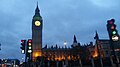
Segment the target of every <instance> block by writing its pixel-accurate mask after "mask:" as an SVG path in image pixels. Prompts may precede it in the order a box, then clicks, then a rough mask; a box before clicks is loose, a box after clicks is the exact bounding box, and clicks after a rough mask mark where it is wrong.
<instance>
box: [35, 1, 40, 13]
mask: <svg viewBox="0 0 120 67" xmlns="http://www.w3.org/2000/svg"><path fill="white" fill-rule="evenodd" d="M39 12H40V10H39V7H38V1H37V7H36V9H35V14H38V15H39V14H40V13H39Z"/></svg>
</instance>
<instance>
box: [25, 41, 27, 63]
mask: <svg viewBox="0 0 120 67" xmlns="http://www.w3.org/2000/svg"><path fill="white" fill-rule="evenodd" d="M25 62H27V42H25Z"/></svg>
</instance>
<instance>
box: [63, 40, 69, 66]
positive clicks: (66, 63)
mask: <svg viewBox="0 0 120 67" xmlns="http://www.w3.org/2000/svg"><path fill="white" fill-rule="evenodd" d="M66 45H67V42H66V41H64V46H65V48H67V47H66ZM65 65H66V67H68V59H67V50H66V49H65Z"/></svg>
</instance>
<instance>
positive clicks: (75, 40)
mask: <svg viewBox="0 0 120 67" xmlns="http://www.w3.org/2000/svg"><path fill="white" fill-rule="evenodd" d="M72 46H73V47H76V46H78V43H77V39H76V36H75V35H74V38H73V44H72Z"/></svg>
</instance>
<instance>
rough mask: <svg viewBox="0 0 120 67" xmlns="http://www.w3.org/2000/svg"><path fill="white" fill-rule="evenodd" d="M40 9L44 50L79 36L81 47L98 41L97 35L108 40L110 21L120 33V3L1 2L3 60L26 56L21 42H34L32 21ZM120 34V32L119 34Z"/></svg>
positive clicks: (103, 0)
mask: <svg viewBox="0 0 120 67" xmlns="http://www.w3.org/2000/svg"><path fill="white" fill-rule="evenodd" d="M37 1H38V5H39V8H40V14H41V16H42V18H43V46H44V45H45V44H48V46H51V45H55V44H58V45H60V46H63V42H64V41H67V46H70V45H71V44H72V42H73V36H74V35H76V37H77V41H78V42H80V43H81V44H86V43H89V42H90V41H93V42H94V41H95V40H94V36H95V31H96V30H97V31H98V34H99V37H100V38H101V39H108V32H107V28H106V24H107V20H109V19H111V18H114V19H115V20H116V21H115V24H116V25H117V30H118V32H119V31H120V0H0V30H1V32H0V43H1V45H2V46H1V48H2V50H1V51H0V58H18V59H21V58H22V57H23V55H22V54H21V49H20V40H21V39H31V37H32V25H31V24H32V18H33V15H34V13H35V8H36V6H37ZM119 33H120V32H119Z"/></svg>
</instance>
